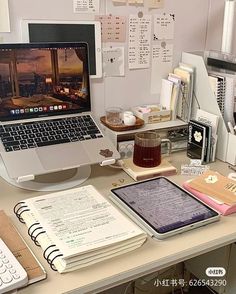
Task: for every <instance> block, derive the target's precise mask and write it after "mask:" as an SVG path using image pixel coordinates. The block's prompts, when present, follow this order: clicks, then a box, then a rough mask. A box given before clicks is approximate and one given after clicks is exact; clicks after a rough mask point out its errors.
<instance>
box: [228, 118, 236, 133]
mask: <svg viewBox="0 0 236 294" xmlns="http://www.w3.org/2000/svg"><path fill="white" fill-rule="evenodd" d="M228 127H229V131H230V133H231V134H232V135H235V132H234V128H233V125H232V123H231V122H230V121H228Z"/></svg>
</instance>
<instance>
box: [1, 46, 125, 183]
mask: <svg viewBox="0 0 236 294" xmlns="http://www.w3.org/2000/svg"><path fill="white" fill-rule="evenodd" d="M88 62H89V61H88V47H87V44H86V43H40V44H36V43H33V44H32V43H31V44H1V45H0V121H1V122H0V138H1V140H0V154H1V157H2V161H3V162H4V164H5V167H6V169H7V172H8V175H9V177H10V178H13V179H16V180H17V181H19V182H20V181H24V180H31V179H33V177H34V176H35V175H40V174H45V173H50V172H54V171H60V170H64V169H70V168H74V167H79V166H84V165H90V164H94V163H100V164H101V165H106V164H112V163H114V162H115V159H118V158H119V157H120V155H119V153H118V151H117V150H116V148H115V147H114V145H113V144H112V143H111V142H110V140H109V139H108V138H106V137H104V135H103V134H102V132H101V130H100V129H99V127H98V125H97V124H96V122H95V120H94V119H93V117H92V116H91V114H90V111H91V100H90V87H89V70H88Z"/></svg>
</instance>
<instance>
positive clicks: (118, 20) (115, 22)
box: [95, 15, 126, 42]
mask: <svg viewBox="0 0 236 294" xmlns="http://www.w3.org/2000/svg"><path fill="white" fill-rule="evenodd" d="M95 19H96V20H99V21H100V22H101V28H102V42H125V36H126V31H125V27H126V18H125V16H116V15H98V16H96V17H95Z"/></svg>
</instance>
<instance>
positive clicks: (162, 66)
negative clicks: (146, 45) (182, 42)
mask: <svg viewBox="0 0 236 294" xmlns="http://www.w3.org/2000/svg"><path fill="white" fill-rule="evenodd" d="M172 60H173V44H167V43H166V42H164V41H163V42H161V43H160V44H157V45H153V47H152V72H151V93H152V94H156V93H160V89H161V79H162V78H166V77H167V75H168V73H169V72H171V71H172Z"/></svg>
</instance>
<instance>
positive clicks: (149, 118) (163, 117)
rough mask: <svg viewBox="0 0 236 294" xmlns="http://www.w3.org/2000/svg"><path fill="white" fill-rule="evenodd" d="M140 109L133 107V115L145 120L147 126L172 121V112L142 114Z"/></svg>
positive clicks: (161, 111) (162, 111)
mask: <svg viewBox="0 0 236 294" xmlns="http://www.w3.org/2000/svg"><path fill="white" fill-rule="evenodd" d="M139 108H140V107H133V108H132V109H131V110H132V111H133V113H134V114H135V115H136V116H137V117H139V118H141V119H143V120H144V122H145V123H146V124H152V123H158V122H164V121H169V120H171V110H159V111H151V112H149V113H142V112H140V111H139Z"/></svg>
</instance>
